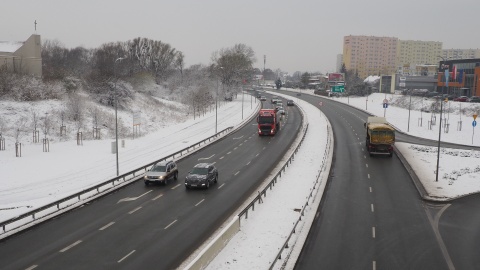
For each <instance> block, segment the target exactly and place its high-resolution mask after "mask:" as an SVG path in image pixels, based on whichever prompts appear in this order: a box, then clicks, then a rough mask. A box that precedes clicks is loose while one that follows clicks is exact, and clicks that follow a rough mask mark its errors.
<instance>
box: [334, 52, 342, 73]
mask: <svg viewBox="0 0 480 270" xmlns="http://www.w3.org/2000/svg"><path fill="white" fill-rule="evenodd" d="M342 64H343V54H337V67H336V69H335V72H341V69H342Z"/></svg>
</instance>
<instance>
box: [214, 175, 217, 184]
mask: <svg viewBox="0 0 480 270" xmlns="http://www.w3.org/2000/svg"><path fill="white" fill-rule="evenodd" d="M213 182H214V183H217V182H218V174H217V175H215V180H214V181H213Z"/></svg>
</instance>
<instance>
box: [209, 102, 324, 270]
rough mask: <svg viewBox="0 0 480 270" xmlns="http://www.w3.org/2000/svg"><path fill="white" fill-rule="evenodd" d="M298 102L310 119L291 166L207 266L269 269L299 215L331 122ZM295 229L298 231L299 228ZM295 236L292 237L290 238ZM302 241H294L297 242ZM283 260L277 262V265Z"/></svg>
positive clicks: (321, 188)
mask: <svg viewBox="0 0 480 270" xmlns="http://www.w3.org/2000/svg"><path fill="white" fill-rule="evenodd" d="M286 98H290V97H286ZM297 102H298V104H297V105H298V106H301V107H302V108H303V110H304V111H305V114H306V115H307V117H308V121H309V123H310V124H309V130H308V133H307V135H306V137H305V139H304V142H303V144H302V147H300V148H299V151H298V152H297V154H296V155H295V159H294V161H293V162H292V164H291V166H289V167H288V169H287V170H286V171H285V173H284V174H282V177H281V178H280V180H279V181H278V182H277V184H276V185H275V189H274V190H273V191H272V192H270V193H269V195H268V197H267V198H265V199H264V200H263V203H262V204H259V205H257V206H256V207H255V211H250V212H249V215H248V219H242V221H241V228H240V231H239V232H238V233H237V234H236V235H235V236H234V237H233V238H232V239H231V240H230V242H229V243H228V245H227V246H226V247H225V248H224V249H223V250H222V251H221V252H220V253H219V254H218V255H217V257H216V258H215V259H214V260H213V261H212V262H211V263H210V265H209V266H208V267H207V269H268V268H269V267H270V266H271V264H272V263H273V262H274V259H275V257H276V256H277V254H278V253H279V251H280V249H281V248H282V246H283V245H284V243H285V240H286V239H287V237H288V236H289V235H290V233H291V231H292V228H293V225H294V224H295V222H297V220H298V219H299V216H300V215H301V214H300V212H301V209H302V208H303V206H304V205H305V203H306V202H307V201H309V199H310V198H309V196H310V194H311V193H312V188H313V187H314V186H315V182H316V179H317V176H318V173H319V171H320V170H321V166H322V159H323V158H324V153H325V150H326V148H327V136H328V131H327V130H328V128H327V127H328V126H330V124H329V122H328V120H327V119H326V118H325V116H324V115H323V114H322V113H321V112H320V111H319V110H318V109H317V108H315V107H314V106H313V105H310V104H309V103H307V102H304V101H297ZM330 132H331V130H330ZM330 135H332V134H331V133H330ZM329 164H330V163H329ZM328 171H329V168H328V169H325V171H324V173H325V175H327V176H328ZM325 180H326V178H325ZM323 187H324V182H323V183H322V184H321V185H320V188H319V190H318V194H320V195H321V194H322V193H323ZM319 198H321V196H318V197H316V199H315V200H316V201H315V202H316V203H317V206H318V202H319V201H320V200H319ZM314 207H315V205H312V209H307V210H309V211H306V217H305V218H308V217H307V216H309V215H314V213H315V210H314V209H316V208H314ZM313 208H314V209H313ZM312 210H313V211H312ZM311 220H312V219H310V222H311ZM302 227H303V229H304V230H306V232H308V229H309V226H305V225H303V226H300V228H302ZM296 233H297V234H298V235H301V231H300V230H298V231H297V232H296ZM297 237H298V236H297ZM296 240H297V239H294V238H292V241H293V242H295V241H296ZM302 244H303V243H300V242H297V245H299V246H301V245H302ZM290 255H291V257H290V258H291V259H292V260H294V258H293V256H296V255H298V253H295V254H290ZM288 257H289V256H284V257H282V258H288ZM295 258H296V257H295ZM282 263H283V262H280V261H279V262H277V264H276V267H279V266H280V265H282Z"/></svg>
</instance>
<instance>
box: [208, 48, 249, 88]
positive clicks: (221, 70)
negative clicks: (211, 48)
mask: <svg viewBox="0 0 480 270" xmlns="http://www.w3.org/2000/svg"><path fill="white" fill-rule="evenodd" d="M212 62H213V64H212V66H211V72H212V73H213V74H216V75H217V76H219V77H220V78H221V82H222V84H223V85H225V86H226V87H227V91H229V90H231V88H232V87H233V86H234V85H238V84H239V83H241V82H242V81H243V80H244V79H245V78H248V77H249V74H252V72H253V71H252V69H253V68H252V65H253V63H254V62H256V58H255V52H254V51H253V49H252V48H250V47H248V46H247V45H245V44H236V45H234V46H233V47H231V48H224V49H221V50H220V51H217V52H214V53H213V54H212Z"/></svg>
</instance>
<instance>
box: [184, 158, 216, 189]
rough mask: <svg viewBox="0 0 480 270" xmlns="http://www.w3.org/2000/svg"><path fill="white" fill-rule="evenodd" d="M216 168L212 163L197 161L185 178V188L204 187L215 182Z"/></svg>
mask: <svg viewBox="0 0 480 270" xmlns="http://www.w3.org/2000/svg"><path fill="white" fill-rule="evenodd" d="M217 181H218V170H217V168H216V167H215V166H214V165H213V164H209V163H199V164H197V165H195V167H193V169H192V170H191V171H190V172H189V173H188V175H187V177H186V178H185V188H186V189H189V188H206V189H208V188H209V187H210V184H214V183H217Z"/></svg>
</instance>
